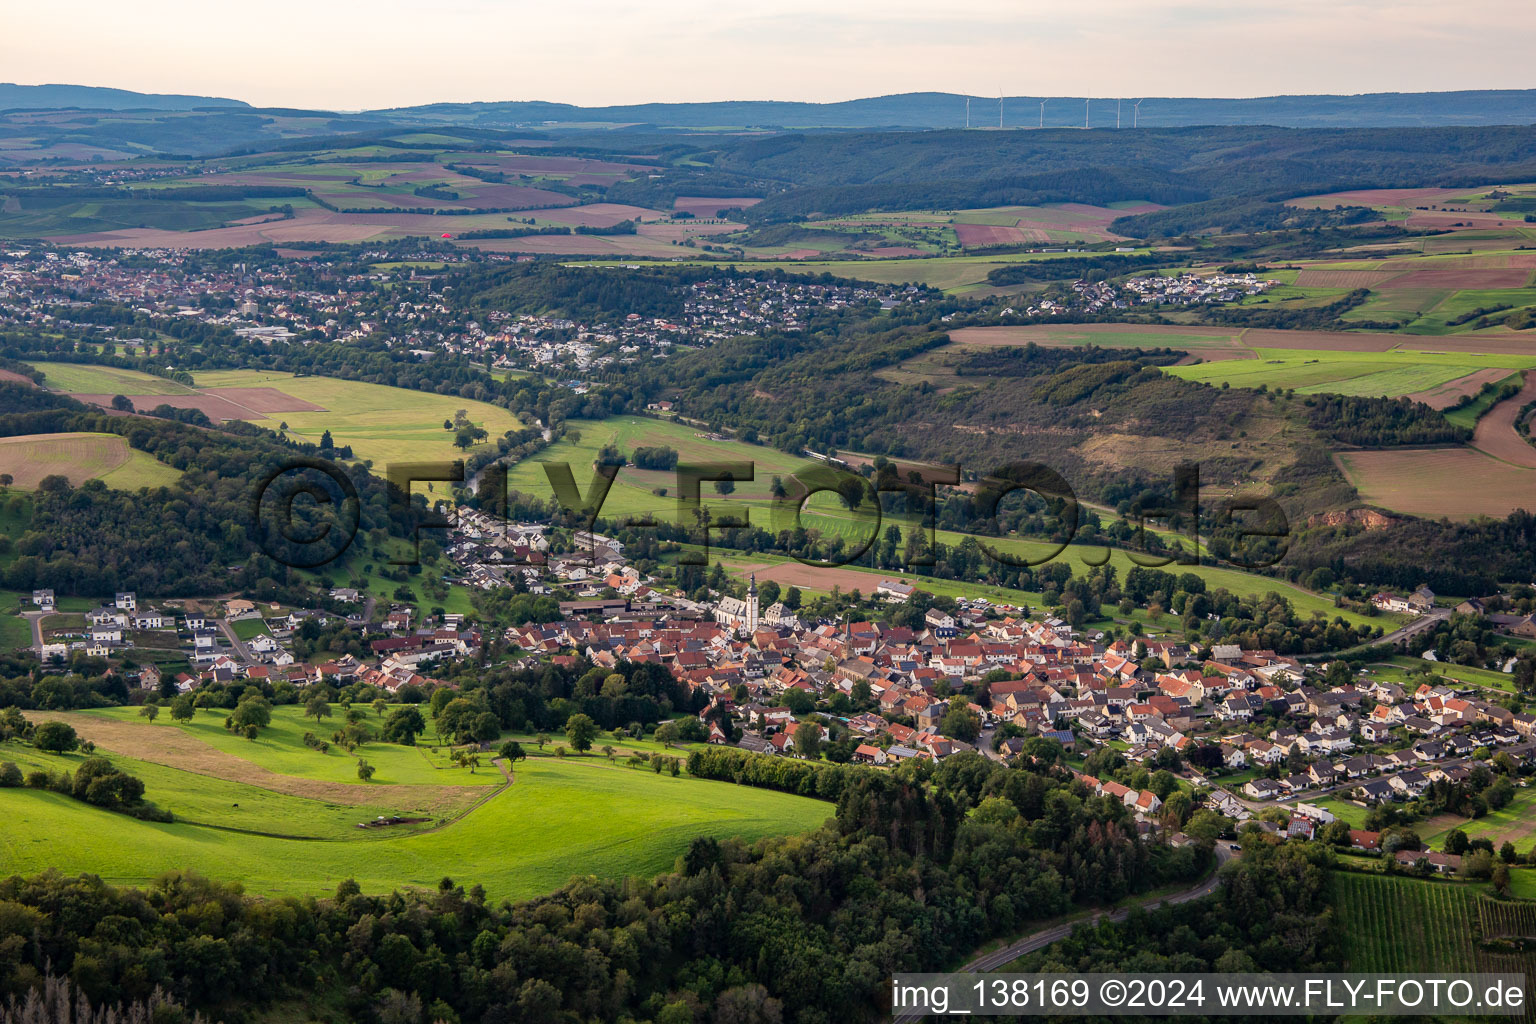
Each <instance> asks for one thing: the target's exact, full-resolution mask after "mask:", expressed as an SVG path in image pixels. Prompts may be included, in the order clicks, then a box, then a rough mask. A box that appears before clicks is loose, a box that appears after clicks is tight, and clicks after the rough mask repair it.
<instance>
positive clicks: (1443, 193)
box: [1286, 188, 1467, 210]
mask: <svg viewBox="0 0 1536 1024" xmlns="http://www.w3.org/2000/svg"><path fill="white" fill-rule="evenodd" d="M1466 191H1467V190H1466V189H1456V188H1367V189H1357V190H1355V191H1351V192H1329V193H1328V194H1327V195H1321V196H1303V197H1301V198H1300V199H1290V200H1287V201H1286V205H1287V206H1299V207H1301V208H1302V209H1307V210H1331V209H1333V208H1334V207H1335V206H1406V207H1413V206H1428V205H1430V204H1432V203H1438V202H1441V201H1443V200H1446V199H1449V198H1451V197H1452V196H1460V195H1465V194H1466Z"/></svg>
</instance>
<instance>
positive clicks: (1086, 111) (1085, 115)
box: [1083, 99, 1093, 128]
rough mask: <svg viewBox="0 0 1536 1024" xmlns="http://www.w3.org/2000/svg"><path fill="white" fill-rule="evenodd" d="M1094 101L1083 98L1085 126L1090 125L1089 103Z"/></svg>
mask: <svg viewBox="0 0 1536 1024" xmlns="http://www.w3.org/2000/svg"><path fill="white" fill-rule="evenodd" d="M1092 102H1093V100H1091V99H1088V100H1083V127H1084V128H1087V127H1088V105H1089V104H1090V103H1092Z"/></svg>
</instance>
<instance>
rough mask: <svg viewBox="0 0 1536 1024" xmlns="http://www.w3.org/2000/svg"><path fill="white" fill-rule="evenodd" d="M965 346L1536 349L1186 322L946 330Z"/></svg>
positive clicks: (1479, 337) (1498, 338)
mask: <svg viewBox="0 0 1536 1024" xmlns="http://www.w3.org/2000/svg"><path fill="white" fill-rule="evenodd" d="M950 338H951V339H952V340H953V341H955V342H958V343H960V344H964V345H1027V344H1029V343H1030V342H1031V341H1033V342H1034V343H1035V344H1037V345H1056V346H1072V345H1106V346H1108V345H1123V346H1126V347H1136V346H1141V347H1148V346H1155V345H1166V346H1168V347H1170V348H1190V349H1191V350H1192V351H1193V350H1197V349H1198V350H1202V351H1200V352H1199V354H1200V355H1201V356H1205V355H1206V353H1205V351H1203V349H1208V348H1240V349H1242V348H1254V349H1259V348H1282V349H1316V350H1319V351H1325V352H1388V351H1391V350H1393V349H1402V350H1404V351H1410V352H1464V353H1479V354H1484V355H1524V356H1529V355H1531V354H1532V353H1533V352H1536V346H1533V344H1532V342H1531V340H1530V338H1528V337H1522V336H1521V335H1520V334H1516V333H1514V332H1509V333H1507V334H1494V333H1491V332H1490V333H1482V334H1475V335H1463V336H1455V337H1424V336H1418V335H1411V334H1381V333H1366V332H1343V331H1280V330H1269V329H1264V328H1251V329H1247V330H1244V329H1242V328H1237V327H1186V326H1184V325H1182V324H1178V325H1162V324H1029V325H1025V326H1019V327H964V328H961V329H960V330H958V331H952V332H950Z"/></svg>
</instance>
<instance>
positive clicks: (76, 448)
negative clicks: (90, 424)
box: [0, 434, 128, 489]
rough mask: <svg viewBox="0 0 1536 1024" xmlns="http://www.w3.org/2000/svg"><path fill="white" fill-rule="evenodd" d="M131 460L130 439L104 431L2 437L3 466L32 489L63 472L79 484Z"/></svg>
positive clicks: (0, 464) (18, 483) (19, 484)
mask: <svg viewBox="0 0 1536 1024" xmlns="http://www.w3.org/2000/svg"><path fill="white" fill-rule="evenodd" d="M127 461H128V442H127V441H125V440H123V439H122V438H121V437H117V436H116V435H104V434H23V435H20V436H17V437H6V438H0V467H4V470H5V472H7V473H9V474H11V476H12V477H13V478H14V479H15V485H16V486H17V487H21V488H25V489H31V488H34V487H36V486H37V484H38V481H40V480H42V479H43V477H45V476H50V475H53V474H60V475H63V476H67V477H69V482H70V483H72V484H75V485H76V486H78V485H80V484H82V483H84V482H85V481H86V480H89V479H90V478H91V477H95V476H101V475H103V474H105V473H110V472H111V471H112V470H114V469H116V468H117V467H119V466H121V465H123V464H124V463H126V462H127Z"/></svg>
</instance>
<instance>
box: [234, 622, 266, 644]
mask: <svg viewBox="0 0 1536 1024" xmlns="http://www.w3.org/2000/svg"><path fill="white" fill-rule="evenodd" d="M229 628H230V629H232V630H234V632H235V636H237V637H239V638H240V639H241V640H250V639H253V638H255V637H258V636H271V635H272V633H271V631H270V630H268V629H267V623H266V620H264V619H236V620H235V621H233V622H231V623H230V624H229Z"/></svg>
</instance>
